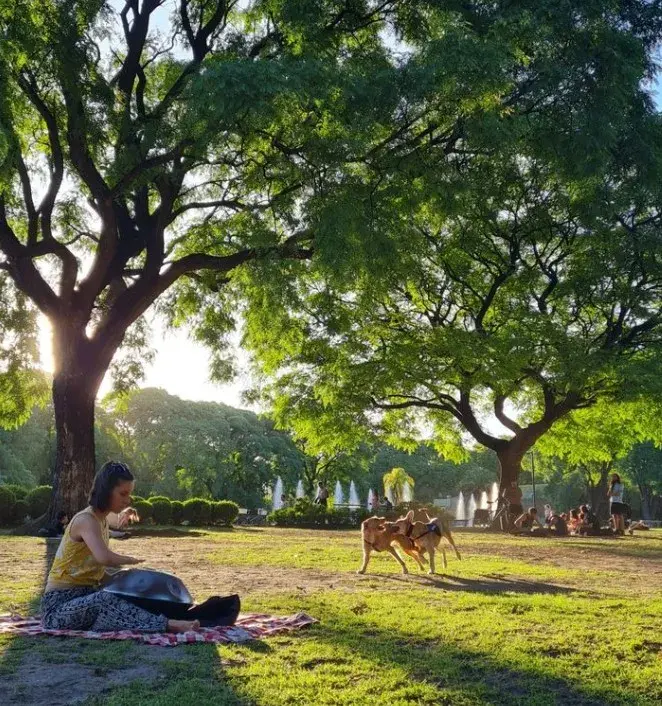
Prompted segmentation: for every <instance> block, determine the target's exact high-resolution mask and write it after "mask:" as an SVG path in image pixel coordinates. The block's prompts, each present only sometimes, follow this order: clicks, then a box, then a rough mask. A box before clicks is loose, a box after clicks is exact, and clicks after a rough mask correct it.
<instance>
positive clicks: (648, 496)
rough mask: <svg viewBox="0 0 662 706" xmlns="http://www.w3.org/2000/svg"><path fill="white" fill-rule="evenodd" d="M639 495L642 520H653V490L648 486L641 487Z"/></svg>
mask: <svg viewBox="0 0 662 706" xmlns="http://www.w3.org/2000/svg"><path fill="white" fill-rule="evenodd" d="M639 493H640V495H641V519H642V520H652V519H654V510H653V506H654V504H655V503H654V498H653V496H652V493H651V490H650V488H649V487H648V486H646V485H643V486H642V485H640V486H639Z"/></svg>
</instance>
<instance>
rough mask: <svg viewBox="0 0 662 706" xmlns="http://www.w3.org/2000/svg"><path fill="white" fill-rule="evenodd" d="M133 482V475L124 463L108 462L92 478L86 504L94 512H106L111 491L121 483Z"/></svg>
mask: <svg viewBox="0 0 662 706" xmlns="http://www.w3.org/2000/svg"><path fill="white" fill-rule="evenodd" d="M131 480H133V473H131V471H130V470H129V468H128V466H126V465H125V464H124V463H119V462H117V461H108V463H104V464H103V466H102V467H101V469H100V470H99V472H98V473H97V474H96V476H94V482H93V483H92V490H90V497H89V500H88V502H89V503H90V505H91V506H92V507H93V508H94V509H95V510H101V511H104V510H107V509H108V507H109V505H110V496H111V494H112V492H113V489H114V488H115V487H116V486H117V485H119V484H120V483H122V482H123V481H131Z"/></svg>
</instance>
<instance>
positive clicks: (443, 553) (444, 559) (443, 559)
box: [437, 544, 448, 569]
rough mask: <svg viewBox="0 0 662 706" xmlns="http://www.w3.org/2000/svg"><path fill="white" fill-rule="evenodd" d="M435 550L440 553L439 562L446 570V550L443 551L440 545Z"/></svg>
mask: <svg viewBox="0 0 662 706" xmlns="http://www.w3.org/2000/svg"><path fill="white" fill-rule="evenodd" d="M437 549H439V551H441V560H442V562H443V564H444V569H446V568H448V561H446V550H445V549H444V547H443V545H442V544H440V545H439V546H438V547H437Z"/></svg>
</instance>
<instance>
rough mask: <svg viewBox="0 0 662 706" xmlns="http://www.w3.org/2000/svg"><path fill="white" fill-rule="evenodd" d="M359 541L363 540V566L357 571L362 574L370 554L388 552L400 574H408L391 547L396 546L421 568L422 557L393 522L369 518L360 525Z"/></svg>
mask: <svg viewBox="0 0 662 706" xmlns="http://www.w3.org/2000/svg"><path fill="white" fill-rule="evenodd" d="M361 539H362V540H363V565H362V566H361V568H360V569H359V570H358V571H357V573H359V574H364V573H365V570H366V568H367V567H368V562H369V561H370V554H371V553H372V552H373V551H374V552H388V553H389V554H390V555H391V556H392V557H394V558H395V560H396V561H397V562H398V564H400V566H401V567H402V573H403V574H408V573H409V571H407V567H406V566H405V562H404V561H403V560H402V558H401V557H400V555H399V554H398V553H397V552H396V551H395V549H394V548H393V547H392V546H391V544H392V543H396V544H398V545H399V546H400V547H401V548H402V550H403V551H404V552H405V553H407V554H409V556H411V557H412V558H413V559H415V560H416V561H417V562H418V565H419V566H420V567H421V569H422V568H423V561H425V560H424V559H423V557H422V556H421V554H420V552H419V550H418V549H417V547H416V545H415V544H414V541H413V540H412V539H409V538H408V537H405V536H404V534H402V533H401V532H400V530H399V528H398V527H397V525H396V523H395V522H387V521H386V518H385V517H369V518H368V519H367V520H364V521H363V522H362V523H361Z"/></svg>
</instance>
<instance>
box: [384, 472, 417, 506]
mask: <svg viewBox="0 0 662 706" xmlns="http://www.w3.org/2000/svg"><path fill="white" fill-rule="evenodd" d="M383 481H384V490H385V491H386V492H387V493H389V492H390V493H391V496H392V497H393V504H394V505H399V504H400V503H401V502H402V500H403V495H404V490H405V486H406V485H408V486H409V487H410V488H413V487H414V479H413V478H412V477H411V476H410V475H409V474H408V473H407V471H405V469H404V468H399V467H398V466H396V467H395V468H391V470H390V471H389V472H388V473H385V474H384V478H383Z"/></svg>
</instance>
